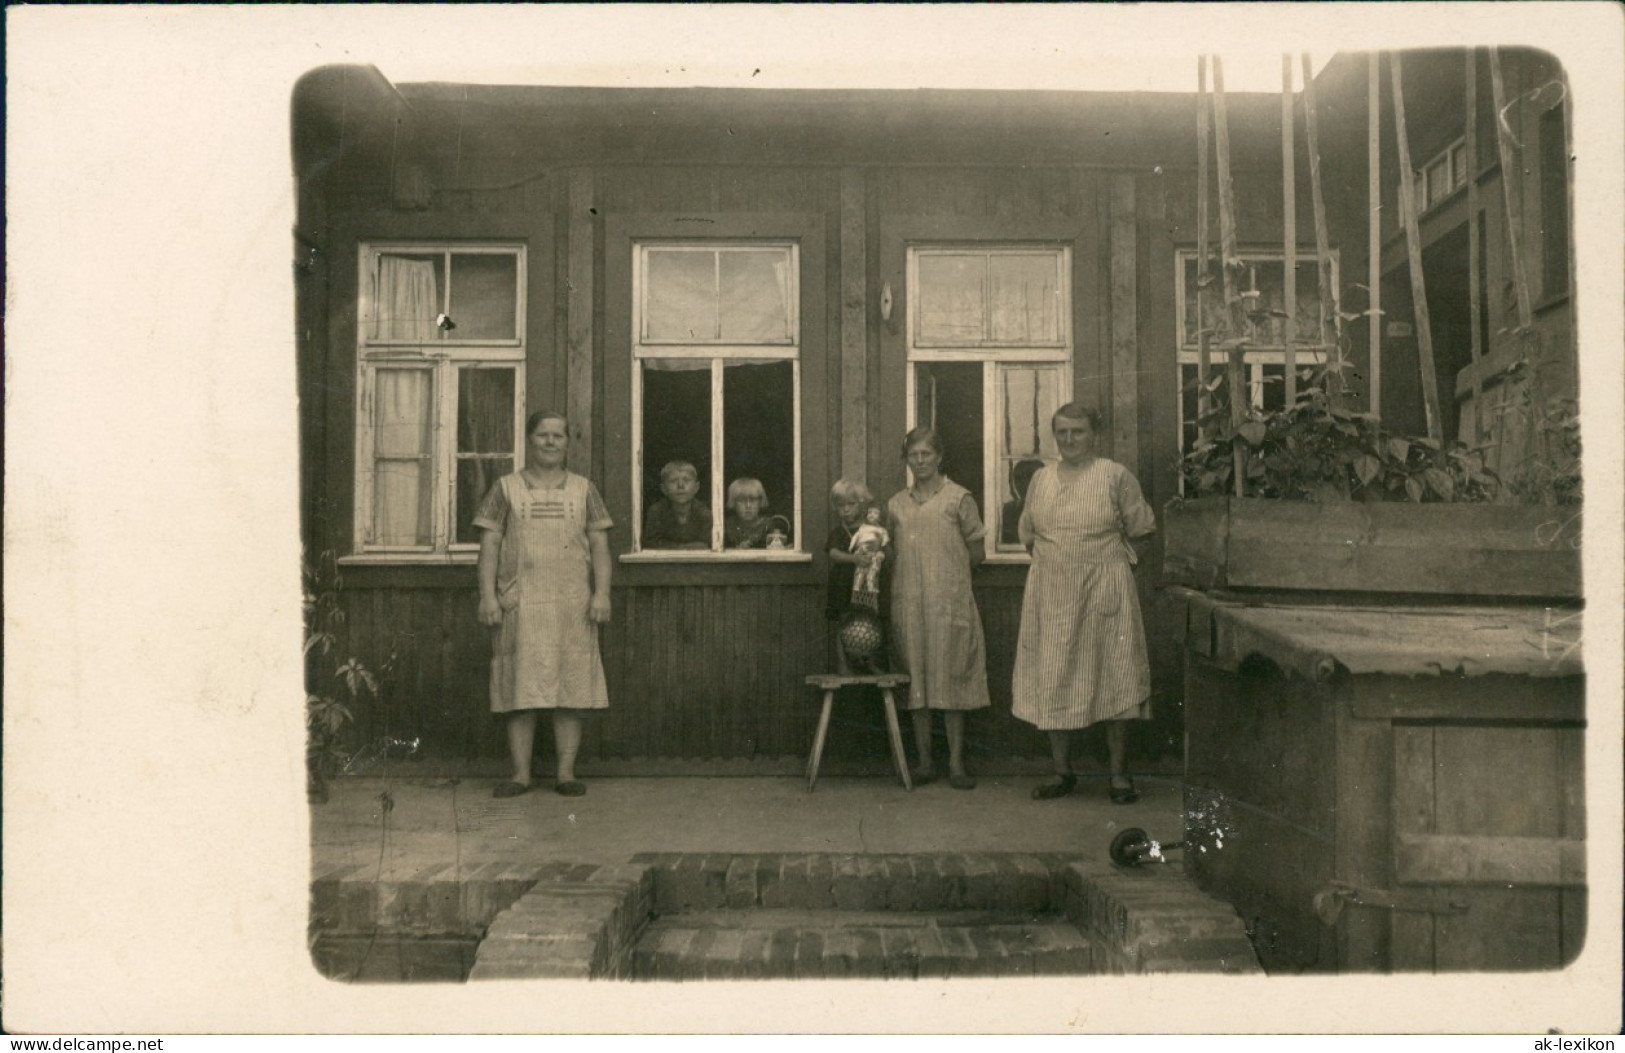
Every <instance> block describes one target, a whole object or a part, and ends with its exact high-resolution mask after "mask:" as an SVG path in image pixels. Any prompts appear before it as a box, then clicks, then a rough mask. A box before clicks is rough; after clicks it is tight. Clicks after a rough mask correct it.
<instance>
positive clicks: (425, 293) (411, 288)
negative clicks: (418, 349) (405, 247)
mask: <svg viewBox="0 0 1625 1053" xmlns="http://www.w3.org/2000/svg"><path fill="white" fill-rule="evenodd" d="M376 310H377V312H378V315H377V318H376V320H375V324H374V326H373V339H374V340H388V341H401V342H405V343H414V344H427V343H433V342H434V341H435V340H437V339H438V338H439V331H438V330H437V329H436V328H435V318H436V316H438V315H439V314H440V293H439V290H438V289H437V288H436V286H435V279H434V264H433V263H432V262H431V261H429V260H413V259H405V258H403V257H400V256H381V257H379V259H378V299H377V304H376Z"/></svg>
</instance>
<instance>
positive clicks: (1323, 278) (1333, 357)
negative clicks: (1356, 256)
mask: <svg viewBox="0 0 1625 1053" xmlns="http://www.w3.org/2000/svg"><path fill="white" fill-rule="evenodd" d="M1318 125H1319V118H1318V117H1317V116H1316V114H1315V81H1314V77H1313V76H1311V66H1310V63H1309V54H1308V52H1305V53H1304V56H1303V128H1304V134H1305V136H1306V137H1307V140H1308V142H1307V145H1308V147H1309V196H1310V198H1311V199H1312V200H1313V202H1314V206H1315V260H1316V262H1317V263H1318V264H1319V267H1318V269H1317V270H1318V279H1319V292H1320V345H1321V346H1322V347H1324V348H1325V349H1326V357H1327V358H1328V359H1329V360H1330V361H1331V362H1332V363H1333V364H1334V366H1335V368H1333V369H1331V370H1330V371H1329V372H1328V373H1327V375H1326V377H1327V380H1326V393H1327V394H1328V395H1329V396H1331V397H1332V399H1333V401H1334V402H1335V401H1336V400H1337V398H1338V396H1339V395H1340V394H1341V393H1342V390H1343V374H1342V370H1341V364H1342V361H1343V350H1342V347H1341V346H1340V345H1339V343H1338V339H1337V330H1338V329H1341V328H1342V316H1341V315H1340V314H1339V313H1338V300H1337V290H1336V288H1335V287H1334V286H1333V285H1332V248H1331V243H1332V239H1331V233H1330V232H1329V231H1328V230H1327V229H1326V198H1325V195H1324V193H1323V192H1322V190H1321V187H1320V133H1319V130H1318Z"/></svg>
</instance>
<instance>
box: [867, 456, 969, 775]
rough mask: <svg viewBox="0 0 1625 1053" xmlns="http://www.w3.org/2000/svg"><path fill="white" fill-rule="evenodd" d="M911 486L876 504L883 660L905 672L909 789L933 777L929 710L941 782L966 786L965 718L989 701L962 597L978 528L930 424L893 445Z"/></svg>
mask: <svg viewBox="0 0 1625 1053" xmlns="http://www.w3.org/2000/svg"><path fill="white" fill-rule="evenodd" d="M903 459H904V461H905V462H906V463H907V464H908V470H909V473H910V474H911V475H912V476H913V477H914V483H913V485H912V486H910V487H909V488H908V489H906V490H903V491H900V492H899V493H896V494H894V495H892V498H891V500H890V501H888V502H887V504H886V512H887V520H888V527H889V529H890V531H891V538H892V546H893V551H894V553H895V556H896V562H895V566H894V569H893V572H892V604H891V633H892V655H893V658H894V660H895V661H896V662H897V663H898V664H899V665H900V666H901V670H900V671H902V672H906V673H908V674H909V689H908V709H909V711H910V713H911V714H912V716H913V720H914V744H915V750H916V754H917V757H918V764H917V765H916V767H915V770H914V781H915V782H916V783H922V784H923V783H927V782H930V781H931V780H932V779H933V778H934V777H935V771H934V769H933V766H932V759H931V711H932V710H941V711H942V719H943V724H944V725H945V726H946V729H947V732H948V784H949V785H950V786H952V787H953V788H954V789H956V790H972V789H975V788H976V780H975V779H974V778H972V777H971V775H970V773H969V772H967V771H966V770H965V714H966V713H967V712H968V711H970V710H973V709H983V708H985V707H987V706H988V705H989V704H990V703H989V700H988V694H987V668H986V661H985V654H986V647H985V646H984V643H983V639H982V619H981V616H980V615H979V613H978V612H977V610H976V599H975V597H974V596H973V595H972V594H971V568H972V567H974V566H976V565H977V564H978V563H980V562H981V561H982V554H983V553H982V538H983V537H985V536H986V533H987V531H986V528H984V527H983V526H982V520H981V517H980V516H979V515H978V514H977V511H976V501H975V500H974V499H973V498H972V497H971V495H970V491H968V490H966V489H965V488H964V487H963V486H960V485H959V484H958V483H955V482H953V481H952V480H950V479H949V478H948V477H947V476H945V475H943V474H942V442H941V440H940V439H939V438H938V437H937V433H936V431H935V430H934V429H932V428H915V429H914V430H913V431H911V432H909V433H908V436H907V437H906V438H905V439H904V441H903Z"/></svg>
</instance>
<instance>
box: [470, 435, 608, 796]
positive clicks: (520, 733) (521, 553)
mask: <svg viewBox="0 0 1625 1053" xmlns="http://www.w3.org/2000/svg"><path fill="white" fill-rule="evenodd" d="M525 438H526V457H525V467H524V470H523V471H518V472H514V473H512V474H511V475H505V476H503V477H502V478H501V479H500V480H498V481H497V485H496V486H494V487H492V488H491V492H490V493H489V494H488V495H486V498H485V500H484V502H483V503H481V505H480V507H479V510H478V511H477V512H475V513H474V525H475V526H477V527H479V528H480V532H481V533H480V561H479V580H480V615H479V616H480V624H482V625H487V626H490V627H492V628H494V629H496V632H495V633H493V634H492V640H493V647H492V655H491V711H492V712H493V713H503V714H506V715H507V721H508V754H509V757H510V758H511V759H512V761H513V778H512V779H510V780H508V781H507V782H504V783H500V784H498V786H497V788H496V790H495V791H494V792H493V794H492V796H495V797H517V796H519V795H520V794H522V793H524V792H525V791H526V790H529V789H530V761H531V756H530V755H531V747H532V745H533V743H534V741H535V738H536V717H537V713H538V712H539V711H540V710H543V709H545V710H548V711H549V712H551V713H552V714H553V744H554V749H555V750H556V752H557V754H558V773H557V774H558V778H557V781H556V782H555V783H554V784H553V789H554V791H555V792H557V793H560V794H563V795H564V796H566V797H579V796H581V795H582V794H584V793H586V792H587V788H586V787H585V786H583V785H582V784H581V783H579V782H577V781H576V776H575V762H576V753H577V751H578V750H579V749H580V747H581V714H582V712H583V711H585V710H589V709H604V708H605V707H607V706H608V705H609V693H608V692H607V691H606V690H605V687H604V666H603V662H602V660H601V659H600V658H599V655H598V627H599V626H600V625H602V624H604V623H605V622H607V621H609V577H610V557H609V528H610V526H611V525H612V524H611V522H610V518H609V512H608V510H606V509H605V507H604V501H603V498H601V497H599V496H598V491H597V490H596V489H595V488H594V487H593V485H592V483H590V482H588V481H587V480H586V479H584V478H582V477H581V476H579V475H576V474H575V473H574V472H571V471H568V470H566V469H565V467H564V457H565V453H566V451H567V450H568V449H569V445H570V429H569V424H568V423H567V422H566V421H565V418H564V417H563V415H562V414H558V413H551V412H549V411H546V410H541V411H538V412H536V413H533V414H531V416H530V419H529V420H528V421H527V422H526V424H525Z"/></svg>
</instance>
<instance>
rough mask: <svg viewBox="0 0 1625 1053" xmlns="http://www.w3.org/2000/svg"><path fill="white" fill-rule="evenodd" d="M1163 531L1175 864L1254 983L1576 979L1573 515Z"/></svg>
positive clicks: (1200, 514)
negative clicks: (1235, 946) (1243, 951)
mask: <svg viewBox="0 0 1625 1053" xmlns="http://www.w3.org/2000/svg"><path fill="white" fill-rule="evenodd" d="M1163 528H1164V542H1163V543H1164V565H1163V580H1164V582H1165V583H1166V584H1170V585H1176V586H1185V587H1186V588H1184V589H1176V590H1175V592H1176V594H1178V595H1180V596H1181V597H1182V598H1183V600H1184V603H1185V620H1184V629H1185V632H1184V653H1185V660H1184V661H1185V709H1184V713H1185V731H1186V757H1185V795H1186V798H1185V839H1186V841H1187V844H1189V845H1191V846H1193V847H1191V848H1187V850H1186V852H1185V858H1184V866H1185V870H1186V873H1187V874H1189V875H1190V876H1191V877H1192V878H1193V879H1194V880H1195V881H1196V882H1197V884H1198V885H1199V886H1200V887H1202V888H1203V889H1204V890H1205V891H1208V892H1211V893H1213V894H1215V895H1217V896H1220V897H1221V898H1224V899H1226V900H1228V901H1230V902H1231V903H1232V904H1233V905H1234V906H1235V907H1236V909H1237V910H1238V911H1239V912H1240V913H1241V914H1242V916H1243V917H1244V918H1247V919H1249V923H1250V928H1251V930H1252V932H1253V933H1254V938H1255V944H1256V947H1257V950H1258V953H1259V957H1260V960H1261V961H1262V962H1264V964H1265V966H1266V968H1268V969H1270V970H1271V971H1272V972H1295V971H1314V972H1321V971H1327V972H1347V971H1379V972H1389V971H1407V970H1419V971H1438V972H1452V971H1458V970H1477V969H1526V970H1527V969H1557V968H1561V967H1562V966H1563V965H1565V964H1566V963H1568V962H1570V961H1572V960H1573V959H1574V956H1575V955H1576V954H1577V953H1578V952H1579V950H1580V947H1581V946H1582V945H1583V943H1584V941H1585V933H1586V924H1587V923H1586V917H1587V906H1588V904H1587V890H1586V878H1585V827H1586V819H1585V799H1584V776H1583V757H1584V735H1585V724H1586V716H1585V673H1584V669H1583V666H1582V664H1581V661H1580V641H1579V627H1580V622H1579V617H1578V613H1577V610H1576V608H1578V607H1579V606H1580V604H1579V600H1580V597H1581V578H1580V559H1579V556H1580V553H1579V537H1580V522H1579V510H1578V509H1575V508H1544V507H1514V506H1504V505H1415V504H1357V503H1340V504H1324V505H1321V504H1311V503H1302V502H1286V501H1273V500H1262V499H1237V498H1211V499H1202V500H1196V501H1175V502H1173V503H1171V504H1170V505H1168V506H1167V508H1166V509H1165V511H1164V519H1163ZM1192 590H1208V591H1192Z"/></svg>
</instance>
